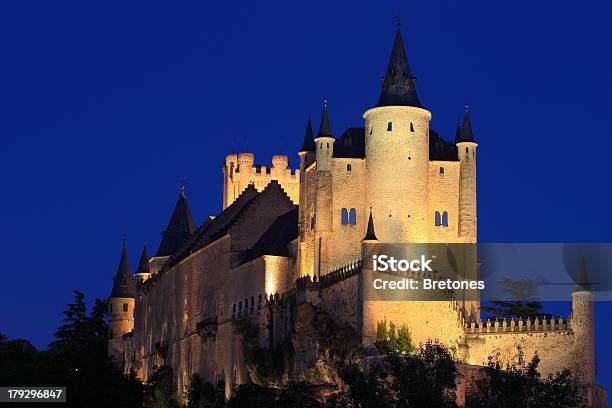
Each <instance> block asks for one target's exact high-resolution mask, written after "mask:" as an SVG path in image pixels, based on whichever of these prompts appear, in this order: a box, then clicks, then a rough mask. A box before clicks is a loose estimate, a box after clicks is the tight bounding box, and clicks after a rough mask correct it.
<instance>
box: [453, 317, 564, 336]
mask: <svg viewBox="0 0 612 408" xmlns="http://www.w3.org/2000/svg"><path fill="white" fill-rule="evenodd" d="M464 328H465V332H466V334H487V333H526V332H554V331H569V330H571V329H572V328H571V323H570V321H569V320H568V319H564V318H563V317H551V318H546V317H544V318H541V319H539V318H537V317H536V318H534V319H531V318H529V317H528V318H525V319H514V318H512V319H487V320H485V321H484V322H480V323H479V322H469V323H467V322H466V323H464Z"/></svg>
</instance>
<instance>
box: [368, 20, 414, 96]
mask: <svg viewBox="0 0 612 408" xmlns="http://www.w3.org/2000/svg"><path fill="white" fill-rule="evenodd" d="M381 79H382V91H381V93H380V98H379V99H378V103H377V104H376V106H414V107H417V108H422V107H423V105H421V101H420V100H419V96H418V95H417V91H416V77H415V76H414V75H412V70H411V69H410V64H409V63H408V57H407V56H406V50H405V48H404V40H403V39H402V33H401V30H400V24H399V21H398V23H397V30H396V32H395V40H394V41H393V48H392V50H391V57H390V58H389V65H388V66H387V71H386V72H385V75H383V76H382V78H381Z"/></svg>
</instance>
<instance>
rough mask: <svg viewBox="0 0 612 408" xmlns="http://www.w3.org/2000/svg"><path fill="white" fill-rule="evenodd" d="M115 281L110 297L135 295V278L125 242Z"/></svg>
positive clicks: (130, 296)
mask: <svg viewBox="0 0 612 408" xmlns="http://www.w3.org/2000/svg"><path fill="white" fill-rule="evenodd" d="M113 281H114V282H113V290H112V291H111V295H110V297H109V299H112V298H133V297H134V296H135V292H136V290H135V286H134V278H133V277H132V270H131V269H130V262H129V261H128V256H127V245H126V244H125V243H124V244H123V252H122V253H121V259H120V260H119V267H118V268H117V273H116V274H115V277H114V278H113Z"/></svg>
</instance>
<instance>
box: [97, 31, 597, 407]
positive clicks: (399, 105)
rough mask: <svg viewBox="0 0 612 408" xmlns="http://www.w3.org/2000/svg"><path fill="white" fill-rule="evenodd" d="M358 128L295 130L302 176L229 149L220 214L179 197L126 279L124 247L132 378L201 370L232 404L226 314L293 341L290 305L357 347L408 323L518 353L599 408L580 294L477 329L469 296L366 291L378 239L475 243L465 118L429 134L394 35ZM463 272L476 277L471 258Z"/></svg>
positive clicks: (590, 322) (444, 337)
mask: <svg viewBox="0 0 612 408" xmlns="http://www.w3.org/2000/svg"><path fill="white" fill-rule="evenodd" d="M363 119H364V127H362V128H349V129H347V130H346V131H345V132H344V133H342V134H341V135H337V134H334V132H333V131H332V126H331V121H330V115H329V112H328V108H327V102H326V103H325V105H324V107H323V113H322V117H321V122H320V126H319V129H318V132H317V133H316V134H315V133H314V132H313V129H312V125H311V122H310V119H309V120H308V125H307V128H306V132H305V137H304V142H303V146H302V148H301V149H300V151H299V152H298V155H299V159H300V166H299V169H295V170H294V169H290V168H289V167H288V158H287V156H284V155H277V156H274V157H273V158H272V166H271V167H267V166H263V165H258V164H255V158H254V155H253V154H251V153H240V154H229V155H227V157H226V158H225V162H224V163H223V165H222V171H223V180H224V184H223V186H224V188H223V211H222V212H221V213H219V214H218V215H216V216H214V217H208V218H207V219H206V220H204V222H203V223H202V224H201V225H200V226H196V224H195V223H194V221H193V219H192V216H191V213H190V210H189V206H188V204H187V199H186V196H185V193H184V191H181V192H180V195H179V199H178V201H177V203H176V207H175V209H174V212H173V213H172V216H171V218H170V221H169V223H168V227H167V228H166V230H165V231H164V232H163V237H162V242H161V244H160V247H159V249H158V251H157V253H156V255H155V256H154V257H152V258H150V257H149V256H148V254H147V250H146V248H145V249H144V250H143V252H142V255H141V258H140V262H139V264H138V267H137V270H136V273H135V279H134V278H133V277H132V274H131V271H130V267H129V263H128V261H127V252H126V249H125V248H124V252H123V254H122V257H121V261H120V265H119V269H118V271H117V275H116V277H115V281H114V287H113V291H112V294H111V296H110V298H109V308H110V316H111V317H110V328H111V339H110V341H109V353H110V354H111V355H112V356H114V357H115V358H116V359H117V360H118V361H120V362H121V364H123V366H124V367H125V369H126V370H129V369H134V370H136V371H137V373H138V374H139V376H140V377H141V378H142V379H147V378H148V376H149V375H150V374H151V372H152V369H153V367H154V366H161V365H164V364H165V365H169V366H171V367H172V368H173V372H174V375H175V377H176V378H175V379H176V382H177V384H178V386H179V390H182V389H183V387H184V386H185V385H186V383H187V382H188V380H189V377H190V376H191V374H192V373H199V374H200V375H201V376H202V377H203V378H204V379H206V380H208V381H211V382H214V383H215V382H217V381H220V380H224V381H225V384H226V387H227V388H226V389H227V393H228V395H229V392H230V390H231V388H230V387H231V385H232V384H240V383H245V382H248V381H250V377H249V376H250V374H249V370H248V367H247V364H246V361H245V357H244V355H243V352H242V339H241V337H240V335H239V334H236V332H235V330H234V325H233V322H234V320H235V319H238V318H246V319H248V320H249V321H250V322H251V323H252V324H253V325H255V326H256V327H257V328H258V338H257V341H258V344H259V345H260V346H261V347H273V346H275V345H277V344H280V343H282V342H283V341H285V340H286V339H287V338H288V337H289V336H291V335H292V333H293V334H295V331H296V319H297V318H298V317H296V310H297V309H298V308H299V306H300V305H301V304H310V305H313V306H314V307H316V308H318V309H321V310H324V311H326V312H328V313H329V314H330V315H331V316H332V317H333V319H334V320H335V322H336V324H338V325H339V326H343V327H350V328H352V329H354V330H355V332H356V335H357V336H359V338H360V339H361V341H362V343H363V344H364V345H366V346H367V345H369V344H372V343H373V342H374V341H375V338H376V324H377V322H379V321H383V320H386V321H392V322H394V323H395V324H396V325H402V324H405V325H407V327H408V328H409V330H410V332H411V335H412V339H413V342H414V343H415V344H417V345H418V344H419V343H421V342H424V341H426V340H428V339H438V340H440V341H442V342H443V343H444V344H445V345H446V346H447V347H449V348H450V349H451V350H453V353H454V354H455V356H456V358H457V359H458V360H461V361H464V362H467V363H469V364H473V365H484V364H486V362H487V358H488V356H490V355H491V354H494V353H500V356H501V358H502V359H504V361H510V360H511V359H512V358H513V357H514V356H515V355H516V347H517V346H521V347H522V349H523V350H524V352H525V355H526V356H527V357H528V358H530V357H531V355H533V354H534V353H535V352H537V353H538V355H539V356H540V357H541V360H542V363H541V366H540V367H541V369H542V371H543V373H544V374H547V373H553V372H555V371H558V370H561V369H563V368H565V367H570V368H572V369H573V370H574V371H575V372H576V373H577V374H578V376H579V378H581V380H582V381H583V382H584V383H585V384H586V385H587V387H588V395H589V398H590V399H591V402H592V404H594V405H595V404H599V402H597V401H599V400H600V399H601V398H602V397H600V394H603V393H605V391H604V390H603V389H601V388H600V387H598V386H596V385H595V383H594V378H595V356H594V336H593V333H594V319H593V294H592V293H591V292H590V291H589V290H588V288H586V287H582V288H578V289H577V290H576V291H575V292H574V294H573V299H572V300H573V312H572V316H571V317H570V318H569V319H565V320H564V319H550V320H543V321H538V320H537V319H536V320H535V321H529V320H528V321H527V322H524V321H522V320H520V321H519V320H517V321H514V320H508V321H497V322H496V323H490V322H482V321H481V319H480V310H479V303H478V302H477V301H464V302H458V301H456V300H448V301H435V302H434V301H429V302H419V301H414V302H406V301H403V302H402V301H397V302H392V301H386V302H383V301H377V302H374V301H370V300H367V299H365V298H364V297H363V293H362V291H360V284H361V280H360V279H361V278H362V276H363V274H364V272H365V269H366V268H367V266H366V263H364V262H362V261H363V260H364V258H365V257H366V256H368V255H369V254H371V253H375V252H376V251H377V248H378V247H379V246H380V245H381V244H385V243H467V244H469V243H475V242H476V241H477V212H476V201H477V200H476V162H477V147H478V144H477V143H476V140H475V138H474V135H473V132H472V125H471V121H470V116H469V112H468V111H467V108H466V111H465V114H464V118H463V123H462V125H461V126H460V127H458V128H457V132H456V135H455V138H454V142H449V141H446V140H444V139H443V138H442V137H441V136H440V135H438V133H436V132H435V131H434V130H432V129H431V128H430V126H429V124H430V120H431V112H430V111H429V110H427V109H426V108H425V107H424V106H423V105H422V104H421V102H420V100H419V97H418V96H417V92H416V87H415V78H414V77H413V75H412V72H411V69H410V66H409V64H408V59H407V56H406V53H405V49H404V44H403V42H402V36H401V33H400V31H399V28H398V31H397V33H396V35H395V41H394V44H393V48H392V52H391V58H390V61H389V64H388V68H387V71H386V73H385V75H384V77H383V81H382V91H381V96H380V99H379V100H378V103H377V104H376V105H375V106H374V107H372V108H370V109H367V110H366V111H365V112H364V113H363ZM467 268H468V269H469V270H471V273H473V274H477V271H476V262H475V260H474V262H473V263H472V264H471V265H468V266H467ZM474 276H476V275H474ZM305 370H307V368H306V369H305ZM297 376H299V373H298V374H297ZM459 398H461V396H459Z"/></svg>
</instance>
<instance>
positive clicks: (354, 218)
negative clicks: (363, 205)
mask: <svg viewBox="0 0 612 408" xmlns="http://www.w3.org/2000/svg"><path fill="white" fill-rule="evenodd" d="M349 224H351V225H355V224H357V211H356V210H355V209H354V208H351V210H350V211H349Z"/></svg>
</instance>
